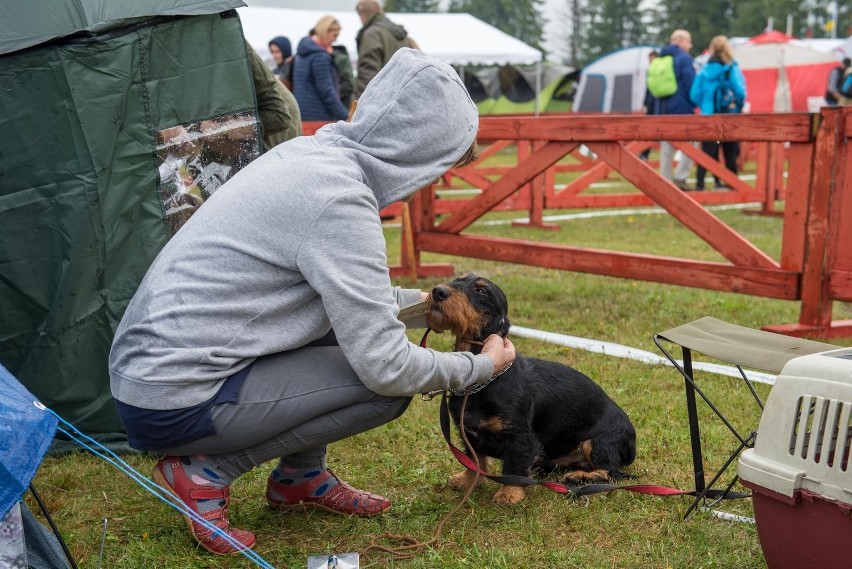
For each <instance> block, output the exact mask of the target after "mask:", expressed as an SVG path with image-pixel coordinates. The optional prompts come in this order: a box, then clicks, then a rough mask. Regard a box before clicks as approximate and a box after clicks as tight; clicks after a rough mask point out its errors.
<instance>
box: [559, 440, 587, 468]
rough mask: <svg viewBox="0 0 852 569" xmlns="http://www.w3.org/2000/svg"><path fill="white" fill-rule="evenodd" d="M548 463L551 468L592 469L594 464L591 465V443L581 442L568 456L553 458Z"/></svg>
mask: <svg viewBox="0 0 852 569" xmlns="http://www.w3.org/2000/svg"><path fill="white" fill-rule="evenodd" d="M550 463H551V464H552V465H553V466H561V467H569V466H576V467H579V468H594V464H593V463H592V441H591V440H585V441H583V442H582V443H580V445H579V446H578V447H577V448H575V449H574V450H573V451H571V452H570V453H569V454H566V455H565V456H560V457H558V458H555V459H553V460H552V461H551V462H550Z"/></svg>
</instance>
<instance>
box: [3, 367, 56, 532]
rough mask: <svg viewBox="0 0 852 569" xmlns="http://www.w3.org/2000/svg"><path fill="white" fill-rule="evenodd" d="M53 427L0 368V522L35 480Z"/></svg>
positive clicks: (44, 412) (47, 416)
mask: <svg viewBox="0 0 852 569" xmlns="http://www.w3.org/2000/svg"><path fill="white" fill-rule="evenodd" d="M56 424H57V419H56V417H55V416H54V415H52V414H51V413H49V412H48V411H47V409H45V407H44V406H43V405H42V404H41V403H39V401H38V400H37V399H36V398H35V397H34V396H33V395H32V393H30V392H29V391H27V390H26V388H24V386H23V385H21V383H20V382H19V381H18V380H17V379H15V376H13V375H12V374H11V373H9V371H8V370H7V369H6V368H5V367H3V366H2V365H0V519H3V517H5V516H6V514H7V513H8V512H9V510H10V509H11V507H12V505H13V504H15V503H17V502H18V500H20V499H21V496H23V494H24V492H25V491H26V489H27V487H28V486H29V484H30V481H32V479H33V476H35V472H36V470H37V469H38V466H39V464H41V459H42V458H43V457H44V453H45V452H46V451H47V448H48V447H49V446H50V443H51V442H52V441H53V436H54V434H55V432H56Z"/></svg>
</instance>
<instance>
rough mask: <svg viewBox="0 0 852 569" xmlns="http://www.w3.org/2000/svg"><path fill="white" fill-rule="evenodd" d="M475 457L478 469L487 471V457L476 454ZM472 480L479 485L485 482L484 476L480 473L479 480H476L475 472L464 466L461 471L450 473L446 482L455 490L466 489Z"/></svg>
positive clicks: (471, 483) (472, 482)
mask: <svg viewBox="0 0 852 569" xmlns="http://www.w3.org/2000/svg"><path fill="white" fill-rule="evenodd" d="M477 459H478V462H479V469H480V470H481V471H483V472H488V457H487V456H477ZM474 482H475V483H476V485H477V486H481V485H482V483H483V482H485V477H484V476H482V475H480V476H479V480H477V479H476V473H475V472H474V471H472V470H468V469H467V468H465V469H464V471H463V472H459V473H458V474H454V475H452V476H451V477H450V480H449V481H448V482H447V484H448V485H449V487H450V488H455V489H456V490H467V489H468V488H470V487H471V486H472V485H473V484H474Z"/></svg>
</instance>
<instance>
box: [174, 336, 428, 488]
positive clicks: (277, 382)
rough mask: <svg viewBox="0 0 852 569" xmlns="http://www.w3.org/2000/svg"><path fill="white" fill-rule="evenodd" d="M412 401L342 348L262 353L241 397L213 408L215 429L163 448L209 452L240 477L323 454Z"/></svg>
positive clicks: (214, 463) (219, 465) (388, 418)
mask: <svg viewBox="0 0 852 569" xmlns="http://www.w3.org/2000/svg"><path fill="white" fill-rule="evenodd" d="M410 402H411V398H410V397H385V396H382V395H378V394H377V393H374V392H372V391H370V390H369V389H367V388H366V387H365V386H364V384H363V383H361V380H360V379H358V376H357V375H355V372H354V371H353V370H352V368H351V367H350V366H349V362H348V361H347V360H346V358H345V357H344V356H343V352H342V351H341V349H340V347H338V346H323V347H304V348H300V349H298V350H293V351H291V352H283V353H280V354H273V355H270V356H265V357H262V358H258V359H257V361H255V363H254V366H253V367H252V369H251V371H250V372H249V374H248V377H247V378H246V380H245V382H244V383H243V385H242V388H241V389H240V395H239V400H238V401H237V402H235V403H225V404H221V405H217V406H216V407H214V409H213V424H214V426H215V428H216V434H215V435H210V436H207V437H204V438H202V439H199V440H197V441H193V442H190V443H187V444H184V445H181V446H178V447H173V448H169V449H162V450H161V451H160V452H162V453H163V454H168V455H178V456H186V455H198V454H204V455H206V456H207V459H208V460H209V461H210V465H211V466H212V467H213V468H215V469H216V470H218V471H220V472H222V473H224V474H227V475H228V476H229V477H231V479H234V478H237V477H238V476H240V475H242V474H244V473H246V472H248V471H249V470H251V469H252V468H254V467H255V466H258V465H259V464H262V463H264V462H266V461H268V460H271V459H273V458H281V457H284V456H291V458H293V459H296V460H297V461H298V460H299V459H300V456H292V455H304V459H307V460H317V459H318V460H324V458H325V446H326V445H327V444H328V443H331V442H335V441H339V440H341V439H345V438H346V437H351V436H352V435H356V434H358V433H362V432H364V431H367V430H369V429H372V428H375V427H378V426H379V425H383V424H385V423H387V422H390V421H392V420H394V419H396V418H397V417H399V416H400V415H402V413H403V412H404V411H405V409H406V408H407V407H408V404H409V403H410Z"/></svg>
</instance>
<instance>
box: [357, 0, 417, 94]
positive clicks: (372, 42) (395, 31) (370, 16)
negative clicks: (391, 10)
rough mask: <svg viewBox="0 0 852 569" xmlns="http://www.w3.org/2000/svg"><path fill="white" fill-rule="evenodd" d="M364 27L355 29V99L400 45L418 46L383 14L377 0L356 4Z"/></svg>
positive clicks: (406, 33)
mask: <svg viewBox="0 0 852 569" xmlns="http://www.w3.org/2000/svg"><path fill="white" fill-rule="evenodd" d="M355 11H356V12H358V16H359V17H360V18H361V24H363V27H362V28H361V29H360V30H358V35H357V36H356V38H355V41H356V42H357V45H358V77H357V82H356V85H355V99H358V97H360V96H361V93H363V92H364V88H365V87H366V86H367V83H369V82H370V80H371V79H372V78H373V77H375V76H376V73H378V72H379V71H380V70H381V69H382V67H384V66H385V65H387V62H388V61H390V58H391V57H392V56H393V54H394V53H396V52H397V51H398V50H399V49H401V48H403V47H411V48H417V46H416V45H415V44H414V42H412V41H411V39H410V38H409V37H408V32H406V31H405V28H403V27H402V26H400V25H399V24H395V23H393V22H392V21H390V20H389V19H388V17H387V16H385V14H384V12H383V11H382V5H381V4H380V3H379V2H377V1H376V0H361V1H360V2H358V4H357V6H355Z"/></svg>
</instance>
